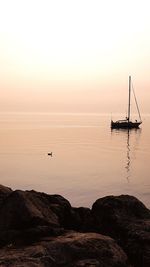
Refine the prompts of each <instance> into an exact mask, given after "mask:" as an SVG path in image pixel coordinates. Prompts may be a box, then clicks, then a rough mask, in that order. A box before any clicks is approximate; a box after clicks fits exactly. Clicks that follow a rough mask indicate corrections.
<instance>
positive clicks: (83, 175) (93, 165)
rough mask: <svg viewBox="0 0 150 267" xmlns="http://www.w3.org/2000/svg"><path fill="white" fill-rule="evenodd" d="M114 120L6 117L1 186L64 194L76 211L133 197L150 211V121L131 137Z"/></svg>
mask: <svg viewBox="0 0 150 267" xmlns="http://www.w3.org/2000/svg"><path fill="white" fill-rule="evenodd" d="M116 117H118V118H119V119H120V118H121V117H122V115H121V114H118V115H117V116H116ZM110 120H111V117H110V115H108V114H76V113H74V114H64V113H61V114H60V113H36V112H35V113H29V112H28V113H23V112H22V113H4V112H3V113H2V112H1V113H0V184H3V185H5V186H8V187H11V188H12V189H13V190H16V189H20V190H31V189H34V190H36V191H40V192H45V193H48V194H60V195H62V196H64V197H65V198H67V199H68V200H69V201H70V203H71V205H72V206H76V207H80V206H84V207H91V206H92V204H93V203H94V202H95V200H96V199H98V198H101V197H104V196H108V195H116V196H117V195H121V194H128V195H133V196H135V197H137V198H138V199H140V200H141V201H142V202H143V203H144V204H145V205H146V206H147V207H148V208H150V115H143V123H142V125H141V127H140V128H139V129H136V130H135V129H132V130H130V131H128V130H111V128H110ZM51 152H52V156H51V155H48V153H51Z"/></svg>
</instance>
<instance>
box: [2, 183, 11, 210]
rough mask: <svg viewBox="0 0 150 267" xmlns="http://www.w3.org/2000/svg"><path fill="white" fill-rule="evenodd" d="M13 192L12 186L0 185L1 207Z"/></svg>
mask: <svg viewBox="0 0 150 267" xmlns="http://www.w3.org/2000/svg"><path fill="white" fill-rule="evenodd" d="M11 193H12V190H11V188H9V187H6V186H3V185H0V208H1V207H2V205H3V203H4V201H5V199H6V198H7V197H8V196H9V195H10V194H11Z"/></svg>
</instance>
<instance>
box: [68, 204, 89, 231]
mask: <svg viewBox="0 0 150 267" xmlns="http://www.w3.org/2000/svg"><path fill="white" fill-rule="evenodd" d="M66 227H67V229H73V230H75V231H79V232H94V223H93V217H92V214H91V210H90V209H89V208H83V207H80V208H72V209H71V214H70V216H69V218H68V222H67V224H66Z"/></svg>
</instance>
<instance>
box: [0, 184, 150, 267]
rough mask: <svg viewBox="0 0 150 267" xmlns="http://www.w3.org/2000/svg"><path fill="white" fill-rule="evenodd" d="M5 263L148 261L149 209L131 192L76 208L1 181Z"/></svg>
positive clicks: (0, 248)
mask: <svg viewBox="0 0 150 267" xmlns="http://www.w3.org/2000/svg"><path fill="white" fill-rule="evenodd" d="M0 266H15V267H17V266H20V267H30V266H31V267H32V266H33V267H34V266H42V267H46V266H48V267H57V266H60V267H61V266H63V267H98V266H99V267H149V266H150V210H149V209H147V208H146V207H145V206H144V204H143V203H142V202H140V201H139V200H138V199H137V198H135V197H133V196H129V195H121V196H107V197H103V198H99V199H98V200H96V201H95V203H94V204H93V206H92V208H91V209H89V208H84V207H81V208H74V207H72V206H71V205H70V203H69V201H68V200H67V199H65V198H64V197H62V196H60V195H48V194H45V193H40V192H36V191H33V190H31V191H21V190H15V191H13V190H12V189H10V188H8V187H5V186H2V185H1V186H0Z"/></svg>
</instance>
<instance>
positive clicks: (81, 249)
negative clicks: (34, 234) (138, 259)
mask: <svg viewBox="0 0 150 267" xmlns="http://www.w3.org/2000/svg"><path fill="white" fill-rule="evenodd" d="M8 250H9V253H8ZM0 266H10V267H11V266H16V267H17V266H18V267H19V266H24V267H25V266H26V267H27V266H43V267H44V266H49V267H58V266H65V267H87V266H89V267H100V266H102V267H129V266H130V265H129V264H128V260H127V256H126V255H125V253H124V252H123V251H122V249H121V248H120V247H119V246H118V245H117V244H116V242H115V241H114V240H113V239H111V238H110V237H107V236H102V235H100V234H95V233H88V234H83V233H76V232H73V233H67V234H65V235H63V236H58V237H56V238H49V239H47V240H43V241H41V242H39V243H37V244H36V245H34V246H33V245H32V246H28V247H24V248H21V249H20V248H14V247H11V246H9V248H3V249H1V250H0Z"/></svg>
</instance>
